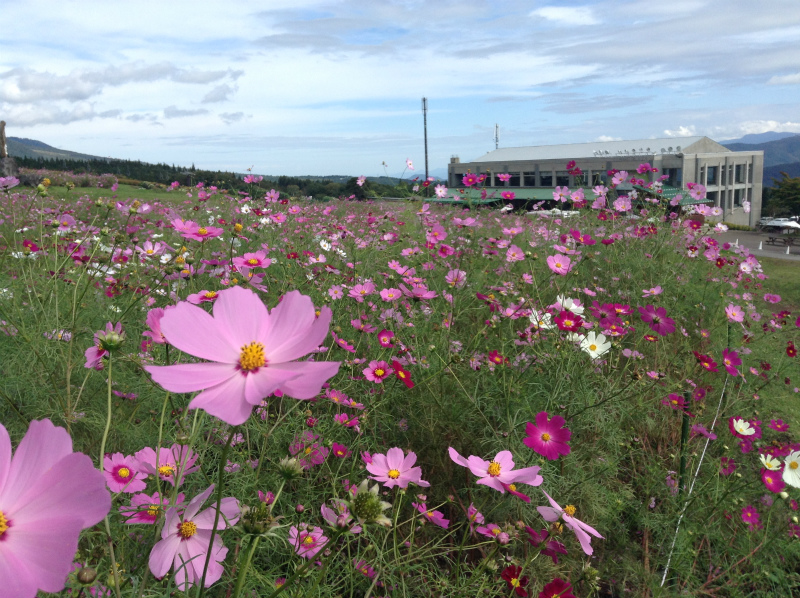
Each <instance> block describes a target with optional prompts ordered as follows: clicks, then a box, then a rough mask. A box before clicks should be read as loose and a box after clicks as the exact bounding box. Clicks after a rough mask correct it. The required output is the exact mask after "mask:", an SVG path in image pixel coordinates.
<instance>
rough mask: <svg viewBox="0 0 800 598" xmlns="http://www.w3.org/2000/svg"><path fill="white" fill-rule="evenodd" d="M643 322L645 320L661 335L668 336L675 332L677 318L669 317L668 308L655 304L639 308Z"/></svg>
mask: <svg viewBox="0 0 800 598" xmlns="http://www.w3.org/2000/svg"><path fill="white" fill-rule="evenodd" d="M637 309H638V310H639V315H640V316H641V317H642V322H645V323H646V324H647V325H648V326H650V329H651V330H652V331H653V332H655V333H656V334H658V335H660V336H667V335H668V334H672V333H673V332H675V320H673V319H672V318H668V317H667V310H666V309H664V308H663V307H656V306H655V305H647V306H645V307H639V308H637Z"/></svg>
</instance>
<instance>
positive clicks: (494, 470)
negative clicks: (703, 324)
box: [486, 461, 500, 476]
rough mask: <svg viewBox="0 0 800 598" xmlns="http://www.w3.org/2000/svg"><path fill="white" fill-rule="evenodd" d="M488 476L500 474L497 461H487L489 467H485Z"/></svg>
mask: <svg viewBox="0 0 800 598" xmlns="http://www.w3.org/2000/svg"><path fill="white" fill-rule="evenodd" d="M486 471H487V472H488V473H489V475H490V476H499V475H500V464H499V463H498V462H497V461H492V462H491V463H489V467H488V468H487V469H486Z"/></svg>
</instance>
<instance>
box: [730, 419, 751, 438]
mask: <svg viewBox="0 0 800 598" xmlns="http://www.w3.org/2000/svg"><path fill="white" fill-rule="evenodd" d="M733 429H734V430H736V431H737V432H738V433H739V434H741V435H742V436H752V435H753V434H755V433H756V430H755V428H753V427H752V426H751V425H750V422H748V421H746V420H743V419H734V420H733Z"/></svg>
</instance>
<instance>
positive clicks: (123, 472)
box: [117, 467, 131, 478]
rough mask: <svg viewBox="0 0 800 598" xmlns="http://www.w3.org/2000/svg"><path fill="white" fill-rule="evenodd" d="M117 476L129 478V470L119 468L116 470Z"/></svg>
mask: <svg viewBox="0 0 800 598" xmlns="http://www.w3.org/2000/svg"><path fill="white" fill-rule="evenodd" d="M117 475H118V476H119V477H121V478H127V477H130V475H131V470H130V469H128V468H127V467H120V468H119V469H118V470H117Z"/></svg>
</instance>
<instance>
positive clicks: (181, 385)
mask: <svg viewBox="0 0 800 598" xmlns="http://www.w3.org/2000/svg"><path fill="white" fill-rule="evenodd" d="M144 369H145V371H146V372H147V373H148V374H150V376H152V378H153V381H154V382H156V383H157V384H159V385H161V386H162V387H163V388H165V389H166V390H168V391H170V392H194V391H196V390H204V389H206V388H211V387H213V386H216V385H218V384H222V383H223V382H226V381H227V380H229V379H230V378H234V377H241V373H240V372H239V371H238V370H237V369H236V367H235V366H233V365H231V364H230V363H179V364H176V365H146V366H144Z"/></svg>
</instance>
